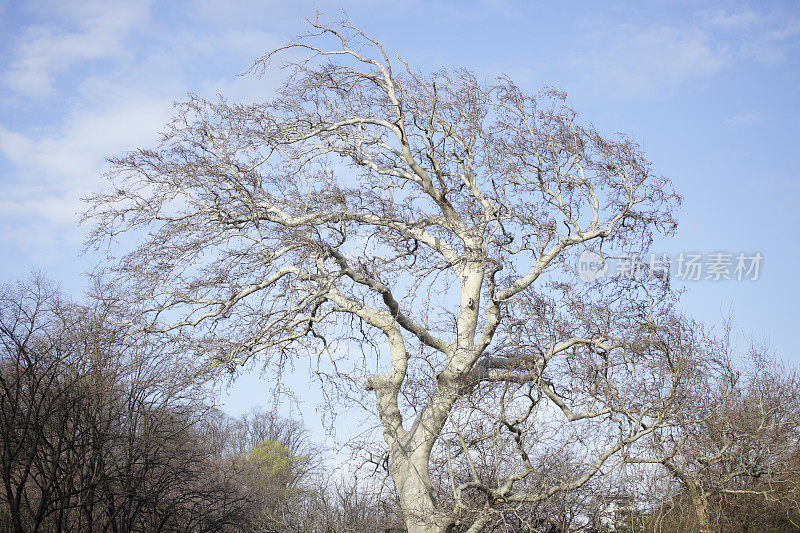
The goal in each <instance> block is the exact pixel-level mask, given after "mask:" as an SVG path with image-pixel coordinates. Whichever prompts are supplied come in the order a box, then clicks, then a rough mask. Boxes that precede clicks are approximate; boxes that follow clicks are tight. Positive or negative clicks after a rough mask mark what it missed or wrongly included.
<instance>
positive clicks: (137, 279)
mask: <svg viewBox="0 0 800 533" xmlns="http://www.w3.org/2000/svg"><path fill="white" fill-rule="evenodd" d="M279 53H286V54H289V56H290V57H291V58H297V57H298V55H300V56H302V57H301V58H300V59H296V60H295V61H294V62H293V63H289V64H288V67H289V69H290V70H289V72H290V75H289V78H288V81H287V82H286V83H285V84H284V85H283V87H282V89H281V90H280V91H279V93H278V95H277V97H276V98H275V99H274V100H272V101H270V102H266V103H255V104H234V103H229V102H227V101H225V100H220V101H217V102H210V101H206V100H203V99H201V98H198V97H194V96H193V97H191V98H190V100H189V101H188V102H186V103H184V104H182V105H181V106H180V110H179V112H178V113H177V115H176V117H175V119H174V120H173V121H172V123H171V124H170V125H169V126H168V128H167V130H166V132H165V133H164V136H163V139H162V142H161V143H160V144H159V145H158V146H157V147H155V148H152V149H142V150H138V151H134V152H131V153H129V154H127V155H125V156H123V157H119V158H115V159H113V160H112V161H111V162H112V164H113V170H112V172H111V175H110V178H111V179H112V183H113V184H112V189H111V190H110V191H109V192H107V193H104V194H98V195H96V196H94V197H92V198H91V199H90V203H91V205H92V207H91V208H90V211H89V212H88V214H87V218H89V219H91V220H92V221H93V224H94V226H93V232H92V235H91V238H90V239H91V241H92V242H94V243H95V244H96V245H97V246H102V245H104V243H111V242H113V240H114V239H115V238H116V237H117V236H119V235H120V234H123V233H126V232H128V233H131V234H133V235H135V236H136V239H137V240H138V242H139V243H140V244H139V245H138V246H137V247H136V248H135V249H134V250H132V251H129V253H126V254H125V255H123V256H122V257H121V258H120V259H119V261H117V262H115V263H112V264H111V270H112V271H113V274H112V275H113V276H114V279H115V282H116V283H118V284H119V286H120V287H121V290H122V291H123V292H124V294H125V295H126V298H127V299H128V300H130V301H131V303H132V304H133V305H135V306H137V308H138V309H139V316H141V317H144V318H145V319H147V321H148V323H149V324H150V326H149V328H150V329H151V330H157V331H161V332H166V333H170V334H172V335H173V340H174V342H175V343H177V345H178V346H179V347H180V349H181V350H184V351H185V352H186V353H193V354H196V356H197V357H202V358H210V360H212V361H216V362H217V363H218V364H219V365H220V366H221V367H223V368H228V369H229V370H231V371H234V370H235V368H236V367H237V366H238V365H244V364H245V363H246V362H247V361H248V360H250V359H251V358H254V357H258V358H259V359H260V361H261V362H262V363H263V364H264V365H266V366H268V367H269V368H271V369H273V370H274V371H280V368H282V366H283V365H284V364H285V363H286V361H288V360H289V359H291V358H293V357H302V356H309V355H310V356H311V357H316V364H315V365H314V366H316V368H317V375H318V376H320V377H321V379H323V381H324V382H325V383H327V384H330V385H332V386H336V387H340V389H339V390H340V392H342V391H344V393H346V394H349V395H350V396H351V397H352V398H353V399H355V400H361V395H363V394H364V393H365V391H367V392H369V393H371V394H372V395H374V396H373V400H372V404H373V405H374V411H375V414H376V415H377V419H378V420H379V422H380V426H381V428H382V430H383V437H384V440H385V446H386V451H387V454H388V455H387V456H386V464H387V467H388V471H389V473H390V475H391V477H392V479H393V481H394V485H395V487H396V490H397V494H398V496H399V499H400V502H401V505H402V509H403V512H404V514H405V522H406V525H407V528H408V530H409V531H411V532H423V531H425V532H433V531H437V532H438V531H444V530H445V529H446V528H447V527H448V526H452V525H454V524H456V523H461V524H463V527H464V528H465V529H467V530H469V531H479V530H481V529H482V528H483V527H485V526H486V525H488V524H490V523H492V522H493V521H496V520H498V519H499V516H500V514H499V513H501V511H502V509H503V507H504V506H506V505H508V504H510V503H511V504H513V503H535V502H539V501H543V500H546V499H548V498H551V497H553V495H556V494H560V493H563V492H564V491H569V490H573V489H576V488H578V487H580V486H582V485H584V484H585V483H587V482H588V481H589V480H590V479H591V478H592V477H593V476H594V475H595V474H597V473H599V472H601V471H602V470H603V469H604V468H610V466H609V464H610V463H609V461H611V460H612V459H613V458H614V457H617V455H618V452H619V451H620V450H622V449H623V448H625V447H626V446H628V445H630V444H631V443H632V442H635V441H636V440H637V439H639V438H641V437H642V436H645V435H648V434H650V433H651V432H652V431H653V429H652V428H653V427H654V426H653V424H650V423H646V421H648V420H650V419H659V417H662V415H663V412H664V411H665V410H666V409H667V406H668V405H669V397H670V395H671V394H673V393H674V391H675V390H676V388H677V386H678V385H679V383H680V375H679V373H677V372H675V371H672V372H671V371H668V370H666V371H665V370H664V369H668V366H669V361H668V359H669V354H668V352H667V351H666V350H664V349H663V348H662V347H659V346H658V345H656V343H654V342H653V341H652V337H653V335H652V331H653V330H654V329H657V328H659V327H665V326H664V324H661V325H658V324H656V323H655V319H654V317H658V316H663V315H670V316H672V312H671V311H670V309H671V305H672V303H673V297H672V295H671V292H670V290H669V287H668V284H667V283H666V280H665V279H664V278H663V277H662V278H659V277H650V278H649V279H648V280H639V281H638V282H627V281H624V280H615V279H606V280H605V281H598V282H596V283H594V284H587V285H584V284H582V283H581V282H580V281H579V280H577V279H576V278H575V277H574V276H573V275H572V272H571V266H572V264H573V262H574V260H575V259H576V257H577V254H578V253H579V252H580V251H582V250H584V249H587V248H590V249H593V250H595V251H596V252H598V253H602V251H603V250H602V248H603V246H607V247H608V246H614V247H615V250H617V251H619V252H620V253H626V254H630V255H635V254H637V253H643V251H644V250H646V249H647V247H648V245H649V244H650V242H651V239H652V236H653V234H654V233H656V232H663V233H665V234H670V233H671V232H672V231H673V230H674V228H675V222H674V220H673V218H672V210H673V208H674V206H675V205H676V203H677V202H678V201H679V197H678V196H677V195H676V194H675V193H674V192H673V191H672V189H671V186H670V183H669V181H668V180H667V179H666V178H664V177H661V176H659V175H657V174H654V172H653V171H652V169H651V166H650V163H649V162H648V161H647V160H646V159H645V157H644V155H643V154H642V152H641V150H640V149H639V147H638V146H637V145H636V144H635V143H634V142H633V141H631V140H630V139H627V138H625V137H615V138H608V137H603V136H602V135H601V134H600V133H599V132H597V131H596V130H595V129H594V128H593V127H591V126H589V125H586V124H583V123H581V122H580V121H579V120H578V119H577V115H576V113H575V111H573V110H572V109H571V108H570V107H569V106H568V105H567V103H566V97H565V95H564V94H562V93H560V92H558V91H555V90H552V89H546V90H544V91H542V92H541V93H539V94H538V95H536V96H528V95H526V94H524V93H523V92H522V90H521V89H520V88H519V87H517V86H516V85H515V84H514V83H513V82H512V81H511V80H509V79H507V78H500V79H499V80H497V81H496V82H495V83H485V82H482V81H480V80H479V79H478V78H477V77H476V76H475V75H474V74H473V73H471V72H469V71H466V70H441V71H439V72H436V73H434V74H431V75H427V76H424V75H422V74H420V73H419V72H417V71H416V70H414V69H413V68H412V67H411V66H410V65H408V64H406V63H405V62H404V61H403V60H402V59H400V58H396V59H395V58H390V56H389V54H388V53H386V51H385V50H384V48H383V47H382V46H381V45H380V44H379V43H378V42H377V41H375V40H374V39H372V38H370V37H368V36H367V35H365V34H363V33H362V32H361V31H359V30H358V29H356V28H353V27H352V26H350V25H349V24H348V23H346V22H345V23H342V24H338V25H334V26H329V25H324V24H320V23H318V22H314V23H311V30H310V32H309V34H308V35H307V36H305V37H304V38H301V39H300V40H298V41H297V42H295V43H293V44H290V45H288V46H286V47H284V48H281V49H279V50H276V51H274V52H271V53H269V54H267V55H266V56H264V57H263V58H261V59H259V60H258V61H257V62H256V64H255V66H254V67H253V71H254V72H255V73H258V74H264V73H267V72H269V70H268V69H269V64H270V61H272V60H274V59H275V58H276V57H277V55H278V54H279ZM356 354H358V355H356ZM479 418H483V420H482V422H481V423H480V424H478V426H475V427H476V429H475V430H474V431H477V433H478V436H477V437H476V438H477V439H478V441H480V439H482V438H484V437H486V436H487V435H490V436H488V437H486V438H488V439H492V438H494V439H504V440H506V441H507V442H508V443H509V444H510V448H507V449H510V450H512V451H513V455H514V461H513V462H512V463H508V464H507V466H505V467H503V468H497V469H495V471H494V474H493V475H492V476H490V477H481V476H480V475H479V473H478V472H477V470H476V469H473V468H472V466H471V463H474V456H475V454H476V450H477V449H476V448H475V446H476V445H477V442H475V443H473V442H472V440H474V439H472V440H468V439H466V438H463V437H464V436H465V435H464V431H465V429H466V428H467V427H468V426H469V425H470V424H473V423H477V422H480V421H478V420H477V419H479ZM460 437H462V438H460ZM462 441H463V442H462ZM547 443H550V444H554V445H556V448H555V449H554V450H551V451H550V452H548V451H547V450H546V448H547V446H546V444H547ZM448 447H449V448H450V452H451V455H452V454H453V453H454V449H459V450H461V452H460V453H461V456H460V459H458V460H456V459H453V460H451V461H450V462H449V464H437V466H436V467H435V468H436V469H439V468H444V469H445V470H444V471H445V472H447V474H446V475H447V477H448V482H447V483H441V484H440V483H438V482H437V486H434V480H432V478H431V472H432V470H434V465H433V463H432V457H434V458H435V457H446V452H447V448H448ZM436 450H439V451H441V452H442V453H443V455H442V454H440V453H439V451H436ZM548 455H551V456H552V455H557V456H564V457H571V458H576V457H577V458H579V466H578V467H576V468H575V469H574V471H572V472H568V473H567V475H565V476H558V477H556V478H555V479H551V480H550V481H551V483H546V484H544V485H542V484H539V483H526V480H528V479H529V478H532V476H534V475H535V474H534V473H535V472H540V471H541V468H545V467H547V465H548V464H549V463H548V461H546V460H544V459H546V458H547V456H548ZM537 457H538V458H539V459H541V460H539V459H536V458H537ZM459 461H460V462H459ZM445 463H447V460H445ZM457 463H458V464H457ZM448 468H450V470H447V469H448ZM435 473H436V474H437V476H438V474H439V471H438V470H437V471H436V472H435Z"/></svg>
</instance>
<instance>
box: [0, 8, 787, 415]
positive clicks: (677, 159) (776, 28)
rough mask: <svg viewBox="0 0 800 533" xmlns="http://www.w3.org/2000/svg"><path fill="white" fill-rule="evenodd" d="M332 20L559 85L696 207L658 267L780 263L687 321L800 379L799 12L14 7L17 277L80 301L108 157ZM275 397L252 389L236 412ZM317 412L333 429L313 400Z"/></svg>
mask: <svg viewBox="0 0 800 533" xmlns="http://www.w3.org/2000/svg"><path fill="white" fill-rule="evenodd" d="M315 8H316V9H317V10H319V11H321V12H322V13H323V14H324V15H325V16H328V17H330V18H336V17H339V16H340V15H341V10H342V9H344V10H346V11H347V13H348V15H349V16H350V18H351V20H352V21H353V22H354V23H355V24H357V25H359V26H361V27H362V28H363V29H364V30H365V31H367V32H368V33H371V34H372V35H374V36H375V37H377V38H378V39H379V40H381V41H382V42H383V43H384V44H385V45H386V47H387V48H388V49H390V50H394V51H397V52H398V53H399V54H400V55H402V56H403V57H404V58H405V59H407V60H409V61H410V62H411V63H412V64H414V65H415V66H416V67H417V68H419V69H421V70H423V71H424V70H434V69H436V68H438V67H440V66H463V67H467V68H470V69H473V70H475V71H476V72H478V74H479V75H480V76H482V77H484V78H486V79H491V78H493V77H495V76H497V75H499V74H507V75H509V76H510V77H512V78H513V79H514V80H515V81H516V82H517V83H518V84H520V85H521V86H522V87H524V88H525V89H527V90H529V91H530V92H535V91H536V90H538V89H539V88H540V87H542V86H543V85H554V86H556V87H558V88H561V89H563V90H565V91H567V93H568V94H569V99H570V102H571V103H572V105H573V106H574V107H575V108H576V109H577V110H578V111H579V113H580V114H581V117H582V118H583V120H585V121H588V122H592V123H593V124H594V125H595V126H597V127H598V128H599V129H600V130H601V131H603V132H606V133H615V132H626V133H628V134H630V135H631V136H632V137H633V138H634V139H635V140H637V141H638V142H639V143H640V144H641V145H642V147H643V148H644V150H645V152H646V153H647V154H648V156H649V158H650V160H651V161H653V163H654V168H655V170H656V171H657V172H658V173H661V174H664V175H666V176H668V177H670V178H671V179H672V180H673V182H674V184H675V187H676V188H677V190H678V191H679V192H680V193H681V194H683V195H684V198H685V200H684V204H683V206H682V208H681V210H680V212H679V214H678V216H679V221H680V227H679V233H678V236H677V237H676V238H674V239H672V240H670V241H669V242H661V243H657V245H656V247H655V248H654V250H656V251H659V252H662V251H663V252H668V253H671V254H677V253H679V252H701V253H712V252H717V251H727V252H731V253H737V252H747V253H752V252H756V251H758V252H761V253H762V254H763V256H764V262H763V265H762V271H761V275H760V279H759V280H757V281H749V282H736V281H723V282H711V281H696V282H687V283H686V287H687V289H688V292H687V294H686V295H685V296H684V298H683V305H684V308H685V309H686V310H687V311H689V312H690V313H692V314H693V315H694V316H696V317H697V318H700V319H702V320H705V321H708V322H718V321H719V319H720V317H721V316H722V315H723V314H727V313H728V312H729V310H731V311H732V312H733V315H734V319H735V323H736V325H737V326H738V327H739V328H740V330H741V331H742V332H743V334H746V335H753V336H756V337H757V338H759V339H762V340H767V341H768V342H769V343H771V344H772V346H773V347H774V348H775V350H776V352H777V353H778V355H779V356H780V357H782V358H784V359H786V360H787V361H790V362H794V363H798V364H800V352H798V351H797V350H796V348H795V343H794V342H793V341H794V335H795V332H796V329H797V326H798V325H799V324H798V312H797V306H796V302H797V301H798V299H800V290H799V289H798V287H799V286H800V284H799V283H798V279H797V278H798V274H797V273H798V267H799V266H800V251H798V250H799V249H800V245H799V244H798V242H797V239H796V237H795V235H796V232H797V231H798V228H799V226H800V224H798V223H799V222H800V209H798V207H797V205H798V203H799V202H800V160H798V157H797V153H798V148H797V143H798V141H800V135H799V133H800V126H798V124H800V120H799V119H800V105H798V104H800V102H798V95H800V91H798V82H800V68H798V66H800V63H799V60H800V47H799V46H798V44H800V6H798V4H796V3H794V2H758V3H755V2H754V3H737V2H705V1H673V2H658V1H657V2H630V3H626V2H613V1H610V2H602V3H601V2H569V3H567V2H564V3H559V4H556V3H554V2H546V3H545V2H531V3H527V2H514V1H502V0H493V1H492V0H487V1H483V2H470V1H461V2H423V1H416V0H410V1H394V0H391V1H386V2H368V1H350V2H337V3H333V2H326V1H317V2H307V1H291V2H270V1H236V0H231V1H228V2H217V1H208V0H195V1H171V2H161V3H157V2H146V1H142V2H135V1H114V0H106V1H74V0H59V1H52V2H51V1H25V2H23V1H17V2H11V1H0V246H2V250H3V251H4V252H3V260H2V262H0V279H2V280H15V279H20V278H24V277H25V276H27V275H28V273H29V272H30V271H31V270H32V269H41V270H43V271H45V272H46V273H47V274H48V275H49V276H50V277H51V278H53V279H55V280H57V281H59V282H61V283H63V284H64V286H65V287H66V288H67V289H68V290H69V291H71V292H73V293H75V294H79V293H80V291H81V290H82V287H83V285H84V280H83V278H82V276H81V273H82V272H85V271H87V270H90V269H91V268H92V266H93V264H94V263H95V261H96V258H94V257H92V256H91V255H81V249H82V239H83V232H84V231H85V228H82V227H80V226H79V225H78V224H77V216H76V213H79V212H80V211H81V210H82V205H81V202H80V197H82V196H85V195H87V194H89V193H90V192H91V191H96V190H98V189H100V188H102V187H103V186H104V180H103V178H102V172H103V168H104V158H105V157H107V156H110V155H114V154H119V153H121V152H123V151H125V150H129V149H133V148H135V147H139V146H143V145H147V144H150V143H152V142H153V141H154V140H155V139H156V137H157V133H158V131H159V130H160V129H161V127H162V126H163V124H164V123H165V122H166V121H167V119H168V118H169V116H170V114H171V103H172V102H173V101H176V100H182V99H184V98H185V96H186V94H187V92H190V91H191V92H195V93H199V94H201V95H207V96H212V95H214V94H216V93H222V94H224V95H225V96H227V97H229V98H230V99H232V100H239V99H264V98H269V97H270V95H271V93H272V91H273V90H274V88H275V86H276V85H277V84H278V83H279V79H278V78H275V77H270V76H267V77H266V78H262V79H255V78H252V77H242V76H237V75H238V74H240V73H242V72H244V71H245V70H246V69H247V68H248V67H249V66H250V64H251V63H252V61H253V59H255V58H256V57H257V56H259V55H260V54H261V53H263V52H264V51H266V50H268V49H270V48H273V47H275V46H279V45H281V44H283V43H285V42H286V41H288V40H289V39H291V38H292V37H293V36H295V35H297V34H299V33H301V32H302V31H303V29H304V26H303V19H304V17H308V16H312V17H313V15H314V9H315ZM298 381H301V380H299V379H298ZM303 382H304V383H305V381H303ZM262 391H263V388H262V387H261V386H260V385H259V384H258V379H257V377H256V376H249V377H245V378H244V379H243V380H242V381H241V382H240V384H239V385H237V386H236V387H235V388H234V389H233V392H232V394H231V396H230V397H228V398H227V399H226V400H225V405H226V408H227V409H229V410H230V411H231V412H239V411H241V410H244V409H246V408H247V407H249V406H251V405H257V404H261V403H265V402H266V399H265V398H264V397H263V392H262ZM300 394H301V396H302V395H304V393H303V391H302V390H301V391H300ZM301 407H302V408H301V411H302V412H303V413H305V418H306V422H307V423H309V425H312V426H315V425H316V424H315V423H314V422H313V421H312V420H310V419H309V418H314V417H315V416H316V415H315V414H314V407H315V405H314V402H306V403H305V404H303V405H302V406H301Z"/></svg>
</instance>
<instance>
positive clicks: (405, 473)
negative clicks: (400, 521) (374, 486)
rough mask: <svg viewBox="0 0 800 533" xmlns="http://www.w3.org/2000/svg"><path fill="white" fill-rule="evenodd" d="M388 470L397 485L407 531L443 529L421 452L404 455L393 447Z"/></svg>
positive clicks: (433, 532) (437, 531) (439, 532)
mask: <svg viewBox="0 0 800 533" xmlns="http://www.w3.org/2000/svg"><path fill="white" fill-rule="evenodd" d="M392 451H393V452H394V451H395V450H392ZM389 472H390V474H391V475H392V479H393V480H394V484H395V487H396V488H397V494H398V496H399V498H400V505H401V507H402V509H403V513H404V515H405V516H404V519H405V523H406V528H407V529H408V533H442V532H444V531H445V529H446V527H447V526H446V522H445V521H444V520H442V516H441V514H440V513H439V512H438V510H437V508H436V500H435V498H434V495H433V487H432V486H431V482H430V476H429V474H428V461H427V457H426V456H424V454H409V455H408V456H406V455H405V454H404V453H403V452H402V451H400V450H397V452H396V453H392V454H391V457H390V459H389Z"/></svg>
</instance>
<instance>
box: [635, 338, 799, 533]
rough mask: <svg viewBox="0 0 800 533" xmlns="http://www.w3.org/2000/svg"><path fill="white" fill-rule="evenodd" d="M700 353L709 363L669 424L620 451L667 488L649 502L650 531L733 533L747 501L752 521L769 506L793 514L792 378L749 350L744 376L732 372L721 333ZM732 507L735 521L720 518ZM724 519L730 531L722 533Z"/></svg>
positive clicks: (795, 442) (795, 428)
mask: <svg viewBox="0 0 800 533" xmlns="http://www.w3.org/2000/svg"><path fill="white" fill-rule="evenodd" d="M683 349H685V350H698V349H703V348H702V347H700V346H698V345H694V346H691V347H689V346H684V347H683ZM705 349H710V350H713V352H714V353H709V354H708V355H707V357H704V359H705V360H706V361H713V362H714V364H710V365H707V366H705V371H704V372H703V373H702V376H698V377H699V378H700V379H699V380H698V381H697V382H696V383H695V384H694V386H692V387H687V388H686V391H685V394H684V395H682V397H681V398H680V401H679V402H677V403H676V404H675V406H674V407H673V409H672V419H671V423H670V424H664V425H662V426H661V427H659V428H657V429H656V430H655V431H654V433H653V435H652V437H651V438H649V439H647V440H643V441H641V442H640V443H637V445H636V446H633V447H631V448H630V449H628V450H626V459H625V460H626V461H627V462H629V463H633V464H639V465H659V466H660V467H661V468H662V469H663V472H664V473H665V474H666V476H667V477H668V478H669V479H670V480H671V481H673V483H667V484H666V485H664V484H663V483H662V487H665V488H666V491H663V492H660V494H659V497H660V498H662V499H661V500H660V501H657V502H656V506H655V507H656V511H655V513H654V516H653V520H654V521H655V522H657V523H662V525H660V526H659V527H658V528H656V529H655V530H658V531H660V530H663V531H671V530H675V531H677V530H685V529H693V530H697V531H700V532H702V533H712V532H717V531H738V530H739V529H740V526H741V523H742V519H743V518H745V513H743V509H742V506H743V504H746V503H747V502H749V503H750V504H753V503H755V504H756V505H757V507H758V508H759V511H758V513H757V514H763V513H765V512H768V511H769V512H774V511H770V508H771V507H778V508H780V507H783V508H785V509H788V510H789V511H790V513H791V511H793V510H795V509H796V508H797V502H796V501H795V498H796V496H795V494H794V493H795V490H796V485H795V484H796V482H797V474H796V472H797V465H796V463H795V462H794V457H796V454H797V450H798V449H800V446H799V445H800V439H799V438H798V435H800V422H798V420H797V416H796V413H797V410H798V408H800V404H798V402H799V401H800V381H798V376H797V373H796V371H794V370H789V369H787V368H784V367H782V365H780V364H778V363H777V362H776V361H775V360H774V359H773V358H771V357H768V356H766V355H765V351H764V350H763V349H756V348H751V351H750V357H749V359H748V360H747V363H749V364H747V365H746V366H745V370H739V369H738V368H737V367H736V365H735V364H734V363H733V361H732V359H731V356H730V352H731V344H730V338H729V332H728V333H727V334H726V335H725V336H724V337H723V338H722V339H719V340H714V341H711V342H709V343H708V345H707V346H706V348H705ZM656 492H658V491H653V493H656ZM737 507H739V512H738V519H737V518H733V516H726V514H730V513H732V512H733V513H736V510H735V509H736V508H737ZM780 512H781V511H778V513H779V514H780ZM662 515H665V516H662ZM787 518H788V517H787ZM731 519H733V524H732V525H728V526H726V522H729V521H731ZM676 521H677V522H676ZM670 523H671V524H672V525H667V526H664V525H663V524H670ZM776 526H777V524H776ZM665 527H666V529H665ZM795 527H796V526H795Z"/></svg>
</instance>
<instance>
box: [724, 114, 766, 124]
mask: <svg viewBox="0 0 800 533" xmlns="http://www.w3.org/2000/svg"><path fill="white" fill-rule="evenodd" d="M763 120H764V115H763V114H762V113H758V112H756V111H751V110H744V111H741V112H740V113H737V114H735V115H733V116H732V117H730V118H729V119H728V120H726V121H725V123H726V124H727V125H728V126H732V127H735V128H743V127H747V126H755V125H756V124H759V123H760V122H762V121H763Z"/></svg>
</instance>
